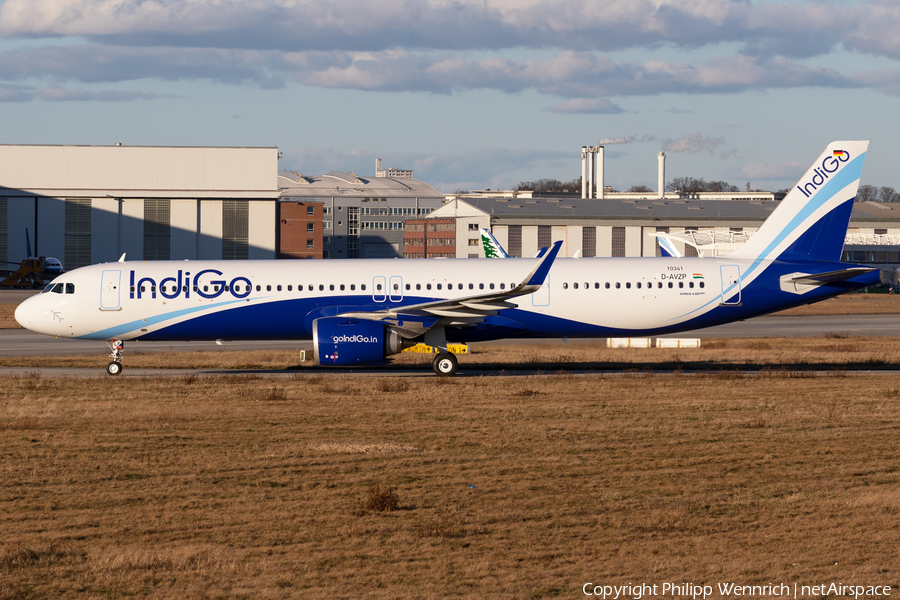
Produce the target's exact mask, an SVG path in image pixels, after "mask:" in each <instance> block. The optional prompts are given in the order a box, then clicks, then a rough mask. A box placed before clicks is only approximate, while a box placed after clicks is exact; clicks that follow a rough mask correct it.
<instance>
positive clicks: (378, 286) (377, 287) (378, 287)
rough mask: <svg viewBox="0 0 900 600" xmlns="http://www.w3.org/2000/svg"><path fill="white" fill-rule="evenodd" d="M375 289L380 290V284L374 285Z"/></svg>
mask: <svg viewBox="0 0 900 600" xmlns="http://www.w3.org/2000/svg"><path fill="white" fill-rule="evenodd" d="M375 289H376V290H378V291H379V292H380V291H381V284H380V283H379V284H378V285H376V286H375Z"/></svg>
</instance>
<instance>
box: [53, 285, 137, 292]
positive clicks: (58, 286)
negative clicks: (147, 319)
mask: <svg viewBox="0 0 900 600" xmlns="http://www.w3.org/2000/svg"><path fill="white" fill-rule="evenodd" d="M146 291H147V288H145V287H144V286H141V293H143V292H146ZM53 292H54V293H56V294H62V284H61V283H57V284H56V287H55V288H53Z"/></svg>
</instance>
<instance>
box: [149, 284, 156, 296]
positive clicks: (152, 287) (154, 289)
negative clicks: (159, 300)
mask: <svg viewBox="0 0 900 600" xmlns="http://www.w3.org/2000/svg"><path fill="white" fill-rule="evenodd" d="M150 291H151V292H153V293H154V294H155V293H156V286H155V285H151V286H150Z"/></svg>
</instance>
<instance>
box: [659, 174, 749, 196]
mask: <svg viewBox="0 0 900 600" xmlns="http://www.w3.org/2000/svg"><path fill="white" fill-rule="evenodd" d="M666 190H667V191H669V192H684V193H686V194H696V193H697V192H738V191H740V189H739V188H738V187H737V186H736V185H731V184H730V183H728V182H727V181H706V180H705V179H703V178H702V177H700V178H697V177H675V178H674V179H672V180H671V181H669V184H668V185H667V186H666Z"/></svg>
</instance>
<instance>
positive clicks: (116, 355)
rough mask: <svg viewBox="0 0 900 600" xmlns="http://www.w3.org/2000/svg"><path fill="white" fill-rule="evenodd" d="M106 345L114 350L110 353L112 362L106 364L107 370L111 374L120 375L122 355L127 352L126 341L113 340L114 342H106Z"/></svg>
mask: <svg viewBox="0 0 900 600" xmlns="http://www.w3.org/2000/svg"><path fill="white" fill-rule="evenodd" d="M106 345H107V346H109V349H110V350H111V351H112V353H111V354H110V355H109V357H110V358H111V359H112V362H110V363H109V364H108V365H106V372H107V373H108V374H109V375H118V374H119V373H121V372H122V355H123V354H124V353H125V342H123V341H122V340H113V341H112V342H106Z"/></svg>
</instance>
